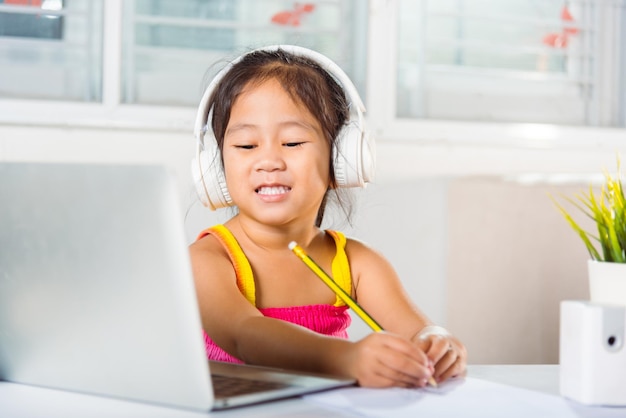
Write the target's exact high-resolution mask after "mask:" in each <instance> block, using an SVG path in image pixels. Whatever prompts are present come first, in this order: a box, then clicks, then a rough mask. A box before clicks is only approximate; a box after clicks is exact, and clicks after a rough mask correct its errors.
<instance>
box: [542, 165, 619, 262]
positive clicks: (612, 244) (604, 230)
mask: <svg viewBox="0 0 626 418" xmlns="http://www.w3.org/2000/svg"><path fill="white" fill-rule="evenodd" d="M620 173H621V170H620V160H619V158H618V160H617V175H616V176H615V177H612V176H611V175H610V174H609V173H608V172H606V171H605V175H604V176H605V181H604V184H603V185H602V188H601V191H600V196H599V197H596V195H594V193H593V188H592V187H591V186H590V187H589V192H588V193H586V194H578V195H576V196H575V198H576V199H571V198H567V197H565V199H566V200H567V201H569V202H570V203H572V204H573V205H574V206H575V207H576V208H578V209H579V210H581V211H582V212H583V213H584V214H585V215H587V216H588V217H590V218H591V219H592V220H593V221H594V222H595V224H596V227H597V233H598V235H597V236H595V235H592V234H591V233H589V232H587V231H585V230H583V229H582V228H581V227H580V226H579V224H578V223H577V222H576V221H574V219H573V218H572V217H571V216H570V214H569V213H568V212H567V211H566V210H565V209H564V208H563V206H561V205H560V204H559V203H558V202H557V201H556V200H555V199H554V197H552V196H551V198H552V201H553V202H554V203H555V205H556V206H557V208H558V209H559V211H560V212H561V214H562V215H563V217H564V218H565V219H566V220H567V222H568V223H569V225H570V226H571V227H572V228H573V229H574V231H576V233H577V234H578V235H579V236H580V238H581V239H582V240H583V242H584V243H585V246H586V247H587V251H589V255H590V256H591V258H592V259H594V260H598V261H609V262H614V263H626V198H625V197H624V189H623V188H622V180H621V175H620ZM593 241H595V242H598V243H599V244H600V247H601V248H602V255H601V254H600V252H599V251H598V250H597V249H596V247H595V246H594V244H593Z"/></svg>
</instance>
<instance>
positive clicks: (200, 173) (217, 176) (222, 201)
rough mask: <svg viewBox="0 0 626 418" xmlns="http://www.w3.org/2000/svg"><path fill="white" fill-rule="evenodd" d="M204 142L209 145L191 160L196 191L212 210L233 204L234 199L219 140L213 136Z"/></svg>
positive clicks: (205, 204) (203, 202)
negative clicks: (223, 167)
mask: <svg viewBox="0 0 626 418" xmlns="http://www.w3.org/2000/svg"><path fill="white" fill-rule="evenodd" d="M207 136H208V135H207ZM204 143H205V144H208V146H206V148H205V149H204V150H202V151H200V152H198V154H197V155H196V158H194V159H193V161H192V162H191V175H192V177H193V181H194V185H195V187H196V193H197V194H198V197H199V198H200V201H201V202H202V204H203V205H204V206H207V207H209V208H211V210H216V209H219V208H223V207H227V206H232V205H233V201H232V199H231V197H230V193H229V192H228V187H227V186H226V177H225V176H224V170H223V169H222V160H221V158H220V155H219V150H218V148H217V142H216V141H215V138H213V137H206V138H204Z"/></svg>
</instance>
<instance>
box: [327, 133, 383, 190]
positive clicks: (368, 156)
mask: <svg viewBox="0 0 626 418" xmlns="http://www.w3.org/2000/svg"><path fill="white" fill-rule="evenodd" d="M335 144H336V145H335V155H334V162H335V181H336V182H337V186H338V187H365V184H366V183H368V182H370V181H372V180H373V178H374V172H375V150H374V146H373V145H374V144H373V143H372V142H371V141H370V138H369V137H368V135H367V133H366V131H364V130H363V129H361V127H360V126H359V124H358V123H356V122H350V123H349V124H347V125H346V126H344V127H343V128H342V129H341V131H340V132H339V135H337V141H336V143H335Z"/></svg>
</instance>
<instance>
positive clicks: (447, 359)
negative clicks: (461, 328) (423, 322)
mask: <svg viewBox="0 0 626 418" xmlns="http://www.w3.org/2000/svg"><path fill="white" fill-rule="evenodd" d="M412 340H413V341H414V342H416V343H417V345H418V347H420V348H421V349H422V350H423V351H424V352H425V353H426V355H427V356H428V358H429V360H430V361H431V362H432V364H433V365H434V367H435V371H434V373H433V377H434V378H435V380H436V381H437V382H443V381H444V380H446V379H448V378H451V377H453V378H454V377H458V376H462V375H464V374H465V368H466V366H467V350H466V349H465V346H464V345H463V344H462V343H461V342H460V341H459V340H458V339H456V338H455V337H453V336H452V334H450V333H449V332H448V331H447V330H446V329H445V328H443V327H440V326H437V325H429V326H426V327H424V328H423V329H422V330H421V331H420V332H418V333H417V334H416V335H415V336H414V337H413V338H412Z"/></svg>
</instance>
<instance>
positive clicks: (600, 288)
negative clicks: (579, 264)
mask: <svg viewBox="0 0 626 418" xmlns="http://www.w3.org/2000/svg"><path fill="white" fill-rule="evenodd" d="M587 267H588V272H589V295H590V298H589V299H590V300H591V302H597V303H603V304H610V305H623V306H626V264H625V263H610V262H605V261H595V260H589V261H588V263H587Z"/></svg>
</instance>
